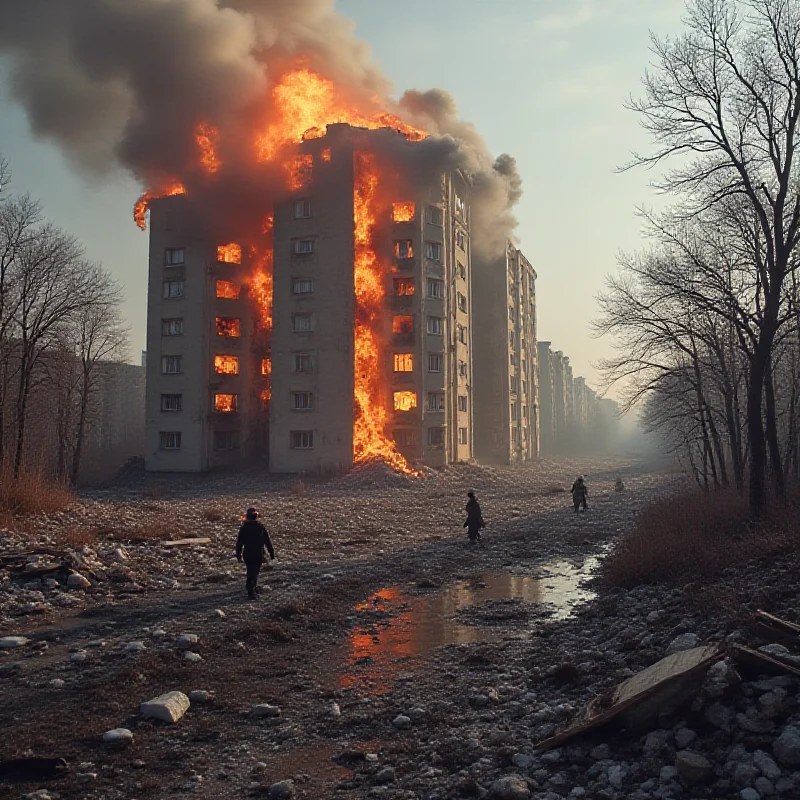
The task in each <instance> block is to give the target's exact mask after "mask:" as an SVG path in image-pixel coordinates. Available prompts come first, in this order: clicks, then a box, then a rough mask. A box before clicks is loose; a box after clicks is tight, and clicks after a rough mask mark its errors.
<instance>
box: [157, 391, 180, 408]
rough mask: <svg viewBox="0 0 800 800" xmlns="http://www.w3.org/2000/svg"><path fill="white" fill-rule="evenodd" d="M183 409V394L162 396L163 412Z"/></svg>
mask: <svg viewBox="0 0 800 800" xmlns="http://www.w3.org/2000/svg"><path fill="white" fill-rule="evenodd" d="M182 407H183V395H182V394H162V395H161V410H162V411H180V410H181V409H182Z"/></svg>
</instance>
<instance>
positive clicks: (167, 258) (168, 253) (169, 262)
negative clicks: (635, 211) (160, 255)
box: [164, 247, 186, 267]
mask: <svg viewBox="0 0 800 800" xmlns="http://www.w3.org/2000/svg"><path fill="white" fill-rule="evenodd" d="M174 253H180V254H181V260H180V261H174V260H173V255H172V254H174ZM185 265H186V248H185V247H165V248H164V266H165V267H183V266H185Z"/></svg>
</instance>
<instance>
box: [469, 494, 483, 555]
mask: <svg viewBox="0 0 800 800" xmlns="http://www.w3.org/2000/svg"><path fill="white" fill-rule="evenodd" d="M467 497H468V498H469V500H467V521H466V522H465V523H464V527H465V528H466V529H467V535H468V536H469V543H470V544H475V542H476V541H477V542H481V544H483V542H482V540H481V528H485V527H486V523H485V522H484V521H483V514H482V513H481V506H480V503H478V501H477V500H476V499H475V492H467Z"/></svg>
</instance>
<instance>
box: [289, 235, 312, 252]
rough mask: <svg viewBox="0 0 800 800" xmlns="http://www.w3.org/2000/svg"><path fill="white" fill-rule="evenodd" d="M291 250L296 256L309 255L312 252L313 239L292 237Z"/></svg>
mask: <svg viewBox="0 0 800 800" xmlns="http://www.w3.org/2000/svg"><path fill="white" fill-rule="evenodd" d="M292 252H293V253H294V254H295V255H296V256H304V255H309V254H310V253H313V252H314V240H313V239H292Z"/></svg>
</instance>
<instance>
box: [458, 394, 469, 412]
mask: <svg viewBox="0 0 800 800" xmlns="http://www.w3.org/2000/svg"><path fill="white" fill-rule="evenodd" d="M458 410H459V411H466V410H467V398H466V395H459V396H458Z"/></svg>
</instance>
